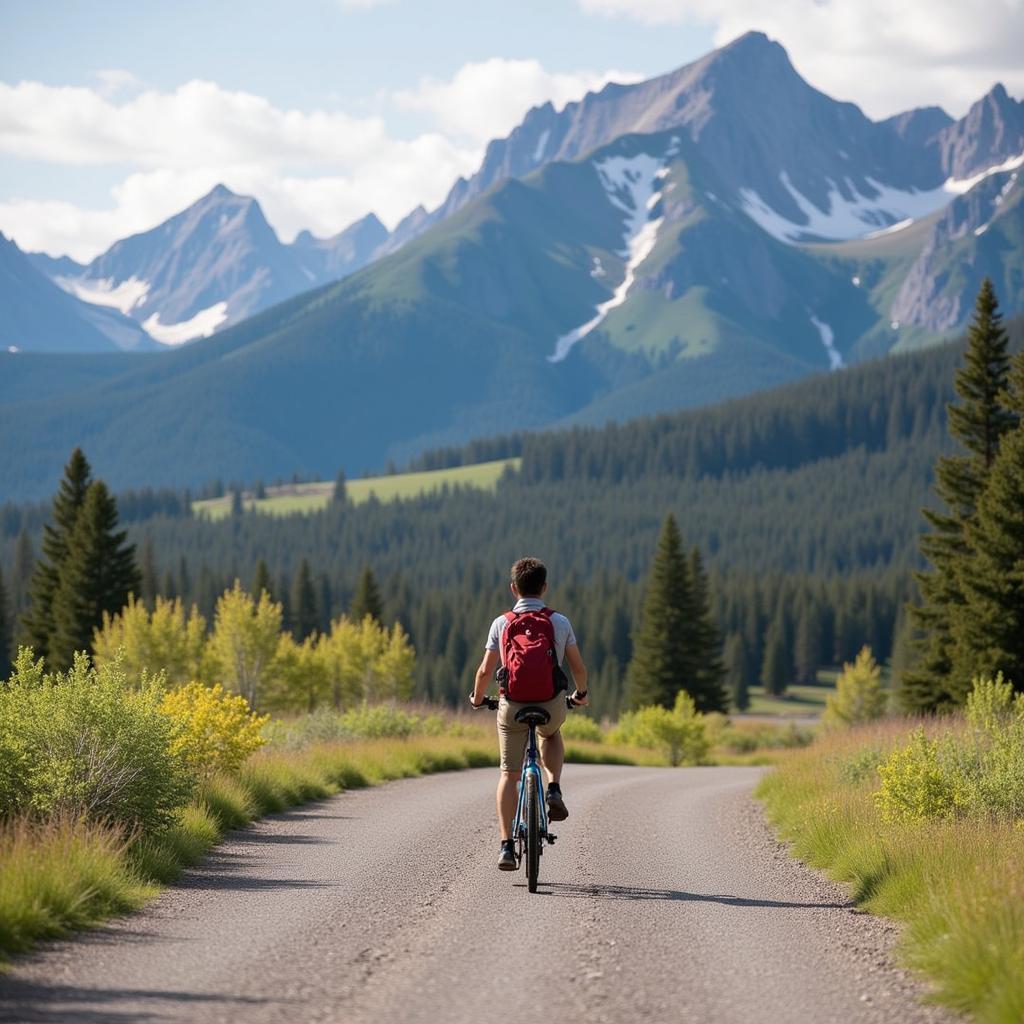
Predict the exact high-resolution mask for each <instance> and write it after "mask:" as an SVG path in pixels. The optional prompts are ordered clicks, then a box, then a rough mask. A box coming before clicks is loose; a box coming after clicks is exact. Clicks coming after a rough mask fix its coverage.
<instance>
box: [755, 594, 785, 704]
mask: <svg viewBox="0 0 1024 1024" xmlns="http://www.w3.org/2000/svg"><path fill="white" fill-rule="evenodd" d="M780 612H781V608H780ZM792 676H793V663H792V659H791V658H790V655H789V645H788V644H787V643H786V625H785V620H784V619H783V617H782V615H781V614H778V615H776V616H775V618H774V619H772V624H771V625H770V626H769V627H768V635H767V636H766V637H765V642H764V662H763V663H762V665H761V682H762V684H763V685H764V691H765V693H770V694H771V695H772V696H774V697H781V696H782V694H784V693H785V692H786V687H787V686H788V685H789V684H790V682H791V680H792Z"/></svg>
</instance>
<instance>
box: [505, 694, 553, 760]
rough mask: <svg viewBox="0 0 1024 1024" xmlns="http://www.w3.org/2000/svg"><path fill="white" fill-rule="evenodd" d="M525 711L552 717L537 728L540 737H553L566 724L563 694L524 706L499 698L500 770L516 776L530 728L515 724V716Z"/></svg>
mask: <svg viewBox="0 0 1024 1024" xmlns="http://www.w3.org/2000/svg"><path fill="white" fill-rule="evenodd" d="M525 707H538V708H543V709H544V710H545V711H547V712H548V714H550V715H551V721H550V722H548V724H547V725H540V726H538V727H537V733H538V735H540V736H554V735H555V733H556V732H558V730H559V729H561V728H562V724H563V723H564V722H565V712H566V707H565V694H564V693H560V694H558V696H556V697H553V698H552V699H551V700H545V701H539V700H535V701H527V702H526V703H525V704H523V703H519V702H518V701H509V700H506V699H505V698H504V697H502V698H501V703H500V704H499V705H498V747H499V749H500V751H501V770H502V771H503V772H518V771H520V770H521V769H522V767H523V755H524V754H525V753H526V743H527V740H528V739H529V736H530V727H529V726H528V725H526V723H525V722H517V721H516V712H517V711H519V710H520V708H525Z"/></svg>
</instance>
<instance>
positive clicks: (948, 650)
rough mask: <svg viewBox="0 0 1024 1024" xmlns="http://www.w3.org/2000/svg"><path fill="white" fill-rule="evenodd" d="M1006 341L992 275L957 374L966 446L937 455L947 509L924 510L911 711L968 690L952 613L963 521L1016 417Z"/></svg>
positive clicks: (954, 416) (959, 435)
mask: <svg viewBox="0 0 1024 1024" xmlns="http://www.w3.org/2000/svg"><path fill="white" fill-rule="evenodd" d="M1007 342H1008V339H1007V335H1006V330H1005V329H1004V328H1003V324H1002V317H1001V315H1000V313H999V303H998V301H997V300H996V295H995V291H994V290H993V288H992V282H991V281H990V280H989V279H988V278H985V280H984V281H983V282H982V285H981V290H980V291H979V292H978V298H977V303H976V306H975V314H974V321H973V323H972V324H971V327H970V330H969V331H968V342H967V352H966V354H965V356H964V365H963V366H962V367H961V369H960V370H959V371H958V372H957V375H956V391H957V394H958V396H959V397H960V401H959V403H956V404H951V405H950V406H949V407H948V414H949V430H950V433H951V434H952V435H953V437H954V438H955V439H956V440H957V441H959V442H960V444H961V445H962V447H963V448H964V449H966V452H965V453H958V454H955V455H946V456H943V457H942V458H940V459H939V461H938V463H937V464H936V467H935V478H936V479H935V491H936V493H937V494H938V496H939V498H941V499H942V502H943V504H944V505H945V509H944V510H941V511H940V510H933V509H925V510H924V516H925V518H926V519H927V520H928V523H929V524H930V526H931V527H932V530H931V532H930V533H928V534H926V535H924V536H923V537H922V538H921V552H922V554H923V555H924V556H925V558H927V559H928V561H929V562H930V563H931V565H932V569H931V570H930V571H929V572H922V573H918V576H917V579H918V584H919V586H920V591H921V603H920V604H919V605H917V606H915V607H913V608H912V614H913V617H914V623H915V625H916V626H918V628H919V629H920V630H921V634H922V638H921V641H920V646H919V657H918V659H917V663H916V664H915V666H914V667H913V668H912V669H911V670H909V671H907V672H905V673H904V674H903V679H902V683H901V689H900V700H901V702H902V704H903V706H904V707H905V708H906V709H907V710H909V711H933V710H935V709H936V708H938V707H941V706H944V705H947V706H948V705H955V704H958V703H960V702H961V701H962V700H963V699H964V698H965V696H966V691H965V690H964V689H963V687H962V685H960V684H959V683H957V684H954V685H952V686H951V685H950V683H951V673H952V670H953V643H954V639H953V621H954V620H955V619H956V618H957V615H958V614H959V609H960V608H961V607H962V606H963V603H964V596H963V592H962V589H961V586H960V582H959V579H960V575H961V571H962V568H963V563H964V562H965V561H966V560H968V559H969V558H970V547H969V543H968V539H967V536H966V527H967V525H968V524H969V523H970V522H971V521H972V519H973V518H974V515H975V511H976V508H977V503H978V499H979V497H980V495H981V493H982V491H983V490H984V487H985V483H986V480H987V478H988V474H989V472H990V470H991V468H992V465H993V463H994V462H995V460H996V456H997V454H998V452H999V442H1000V440H1001V438H1002V437H1003V435H1004V434H1006V432H1007V431H1008V430H1011V429H1012V428H1013V427H1014V426H1015V424H1016V422H1017V416H1016V415H1015V414H1014V412H1013V410H1012V409H1010V408H1008V407H1007V405H1006V388H1007V383H1008V372H1009V365H1010V360H1009V355H1008V353H1007Z"/></svg>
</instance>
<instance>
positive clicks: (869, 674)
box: [821, 647, 887, 727]
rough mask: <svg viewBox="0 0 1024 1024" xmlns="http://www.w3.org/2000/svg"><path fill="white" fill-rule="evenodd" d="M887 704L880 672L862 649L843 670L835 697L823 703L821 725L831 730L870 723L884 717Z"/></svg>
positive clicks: (866, 651) (867, 648)
mask: <svg viewBox="0 0 1024 1024" xmlns="http://www.w3.org/2000/svg"><path fill="white" fill-rule="evenodd" d="M886 704H887V698H886V693H885V691H884V690H883V689H882V673H881V670H880V669H879V667H878V663H877V662H876V661H875V659H874V658H873V657H872V656H871V648H870V647H863V648H861V651H860V654H858V655H857V658H856V660H855V661H854V662H853V664H852V665H851V664H850V663H849V662H847V663H846V664H845V665H844V666H843V671H842V673H841V674H840V676H839V679H838V680H837V682H836V690H835V693H830V694H829V695H828V697H827V698H826V700H825V711H824V713H823V714H822V716H821V722H822V725H825V726H832V727H835V726H850V725H859V724H860V723H862V722H871V721H874V720H875V719H876V718H881V717H882V716H883V715H884V714H885V708H886Z"/></svg>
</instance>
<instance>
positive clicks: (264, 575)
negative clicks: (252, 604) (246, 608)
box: [249, 558, 274, 601]
mask: <svg viewBox="0 0 1024 1024" xmlns="http://www.w3.org/2000/svg"><path fill="white" fill-rule="evenodd" d="M249 592H250V593H251V594H252V596H253V597H254V598H256V600H257V601H258V600H259V599H260V594H262V593H264V592H266V595H267V597H269V598H270V599H271V600H273V599H274V588H273V587H272V586H271V585H270V570H269V569H268V568H267V563H266V562H265V561H264V560H263V559H262V558H261V559H260V560H259V561H258V562H257V563H256V572H255V573H254V574H253V577H252V587H251V588H250V590H249Z"/></svg>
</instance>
